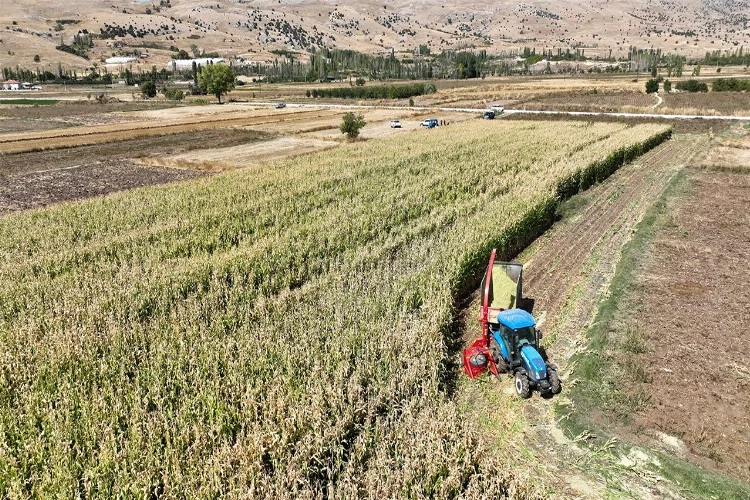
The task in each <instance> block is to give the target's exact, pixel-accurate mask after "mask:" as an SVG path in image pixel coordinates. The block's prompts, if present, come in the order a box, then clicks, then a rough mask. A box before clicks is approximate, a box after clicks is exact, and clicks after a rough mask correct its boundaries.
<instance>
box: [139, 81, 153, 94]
mask: <svg viewBox="0 0 750 500" xmlns="http://www.w3.org/2000/svg"><path fill="white" fill-rule="evenodd" d="M141 94H143V96H144V97H156V84H155V83H154V82H152V81H151V80H148V81H145V82H143V83H141Z"/></svg>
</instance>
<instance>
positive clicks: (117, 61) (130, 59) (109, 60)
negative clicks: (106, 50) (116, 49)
mask: <svg viewBox="0 0 750 500" xmlns="http://www.w3.org/2000/svg"><path fill="white" fill-rule="evenodd" d="M137 60H138V59H137V58H135V57H108V58H106V59H105V60H104V63H105V64H128V63H132V62H136V61H137Z"/></svg>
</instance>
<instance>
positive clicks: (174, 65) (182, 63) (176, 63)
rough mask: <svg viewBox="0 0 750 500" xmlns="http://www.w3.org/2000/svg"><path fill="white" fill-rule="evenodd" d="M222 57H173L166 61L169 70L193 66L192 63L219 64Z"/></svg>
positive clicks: (222, 60)
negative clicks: (173, 58) (171, 59)
mask: <svg viewBox="0 0 750 500" xmlns="http://www.w3.org/2000/svg"><path fill="white" fill-rule="evenodd" d="M223 62H224V59H223V58H221V57H202V58H200V59H175V60H173V61H170V62H169V63H167V68H168V69H171V70H175V69H190V68H192V67H193V63H195V64H197V65H198V66H206V65H207V64H219V63H223Z"/></svg>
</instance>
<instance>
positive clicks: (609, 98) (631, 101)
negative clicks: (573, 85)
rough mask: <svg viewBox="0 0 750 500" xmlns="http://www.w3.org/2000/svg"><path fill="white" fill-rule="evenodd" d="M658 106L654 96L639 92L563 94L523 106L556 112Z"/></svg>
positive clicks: (533, 100) (580, 92) (605, 110)
mask: <svg viewBox="0 0 750 500" xmlns="http://www.w3.org/2000/svg"><path fill="white" fill-rule="evenodd" d="M654 104H656V98H655V97H654V96H651V95H648V94H645V93H643V92H640V91H637V90H614V91H608V92H602V91H600V90H598V89H592V90H590V91H578V92H563V93H556V94H549V95H544V96H540V97H536V98H534V99H532V100H529V101H526V102H524V103H523V105H521V107H523V108H525V109H543V110H556V111H600V112H618V111H627V109H629V108H633V109H634V108H643V109H647V108H649V107H650V106H653V105H654Z"/></svg>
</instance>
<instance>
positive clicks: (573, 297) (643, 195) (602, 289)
mask: <svg viewBox="0 0 750 500" xmlns="http://www.w3.org/2000/svg"><path fill="white" fill-rule="evenodd" d="M708 144H709V138H708V135H707V134H695V133H690V134H678V135H676V136H675V137H673V139H672V140H670V141H668V142H667V143H664V144H662V145H660V146H658V147H657V148H655V149H654V150H652V151H650V152H649V153H647V154H645V155H644V156H642V157H641V158H639V159H638V160H636V161H635V162H633V163H632V164H629V165H626V166H624V167H622V168H621V169H619V170H618V171H617V172H616V173H615V174H614V175H612V176H611V177H610V178H608V179H607V180H606V181H605V182H603V183H602V184H600V185H597V186H595V187H593V188H591V189H589V190H587V191H586V192H584V193H582V194H579V195H578V196H576V197H575V198H573V199H572V200H570V201H568V202H566V204H565V205H564V206H563V209H562V219H561V220H560V221H558V222H556V223H555V225H554V226H553V227H552V228H551V229H550V230H548V231H547V232H545V234H544V235H543V236H541V237H540V238H538V239H537V240H536V241H535V242H534V243H533V244H532V245H530V246H529V247H528V248H526V249H525V250H524V251H523V253H521V255H519V256H518V258H517V259H516V260H518V261H520V262H522V263H524V290H525V294H526V296H527V297H528V298H531V299H533V300H534V316H535V317H536V318H537V319H538V320H539V321H540V324H541V327H542V329H543V330H544V332H545V334H546V338H545V340H544V344H545V345H546V346H547V352H548V354H549V355H550V357H551V360H552V361H553V362H555V363H557V364H558V366H560V367H562V372H561V375H562V376H563V378H564V382H563V383H564V385H566V384H570V387H573V386H575V382H574V381H573V380H574V379H575V371H576V365H575V362H573V361H571V357H572V356H574V355H575V354H576V353H579V352H581V351H582V350H585V349H587V348H588V346H587V343H586V340H585V335H586V331H587V329H588V327H589V325H590V324H591V322H592V321H593V318H594V316H595V315H596V313H597V310H598V307H599V304H600V303H601V300H602V299H603V297H604V296H606V294H607V293H609V292H608V287H609V284H610V282H611V280H612V276H613V275H614V273H615V268H616V266H617V264H618V262H619V259H620V253H621V248H622V246H623V245H624V244H625V243H627V242H628V241H629V240H630V239H631V238H632V235H633V231H634V228H635V227H636V225H637V224H638V222H639V221H640V220H641V219H642V218H643V216H644V214H645V213H646V212H647V210H648V209H649V208H650V207H651V205H652V204H653V203H654V200H655V199H658V197H659V196H660V193H661V192H663V190H664V189H665V188H666V187H667V186H668V185H669V183H670V181H671V180H672V179H673V178H674V177H675V176H676V175H678V174H679V172H681V171H682V169H684V168H685V167H686V166H687V165H688V164H690V163H691V162H692V161H693V159H694V158H695V157H696V155H700V154H701V153H702V152H704V151H705V149H706V148H707V146H708ZM479 302H480V297H479V294H478V293H477V292H474V293H473V294H472V295H471V297H470V298H469V299H468V300H467V302H466V304H465V305H464V306H463V307H462V309H461V311H460V312H459V317H460V318H462V321H461V325H462V326H461V328H460V329H459V332H460V335H461V337H462V339H463V342H464V343H466V344H468V343H470V342H471V341H472V340H473V339H474V338H475V337H476V336H477V335H478V328H477V326H476V319H477V317H478V310H479ZM488 385H489V386H490V387H488V388H477V387H476V384H467V385H465V386H462V388H461V391H460V395H459V397H458V399H459V400H460V401H468V403H467V404H469V405H470V407H471V408H472V412H473V414H474V415H475V418H476V419H478V420H481V419H483V418H486V417H484V415H483V414H482V413H483V411H488V408H491V409H492V410H491V411H492V412H493V413H494V414H496V415H498V417H497V420H498V422H499V424H498V425H502V426H505V427H506V428H507V427H511V426H513V425H522V426H524V428H525V429H526V431H525V432H526V435H527V443H529V447H530V448H531V449H532V450H534V453H537V454H540V455H541V456H544V457H545V458H544V462H545V468H546V469H547V474H548V477H547V478H546V482H547V484H549V485H550V487H551V488H552V491H554V492H555V495H554V496H557V497H561V498H602V497H605V496H607V495H614V494H616V493H617V492H619V493H620V494H622V495H625V496H632V497H635V498H646V497H655V498H660V497H669V496H670V495H674V494H676V493H675V492H676V491H679V486H678V485H676V484H675V483H674V482H673V481H668V480H664V479H663V478H662V480H661V482H660V483H658V486H654V485H652V484H648V482H647V481H645V482H644V481H643V480H642V478H640V477H638V476H637V475H635V476H634V475H632V471H630V470H627V469H622V468H620V467H618V466H617V465H616V463H617V461H619V460H620V459H621V457H627V455H628V450H607V453H608V454H610V453H611V456H613V457H614V458H613V459H612V462H613V464H607V465H606V466H604V465H603V464H602V463H601V462H602V461H603V460H602V458H601V456H600V455H601V453H602V452H601V451H600V450H598V449H597V447H596V446H594V447H592V448H588V447H587V446H586V445H585V442H584V443H582V442H578V441H576V440H574V439H573V438H575V437H576V436H575V435H573V436H570V437H566V436H565V435H564V432H563V429H562V428H561V424H560V421H559V418H560V414H559V413H558V412H557V411H556V410H555V405H556V403H557V402H558V401H560V400H562V401H567V398H568V396H567V391H566V390H564V391H563V393H562V394H561V395H560V396H559V397H556V398H555V399H553V400H545V399H543V398H539V397H534V398H532V399H531V400H530V401H527V402H525V404H524V405H523V406H522V407H519V408H510V409H506V406H505V405H506V404H507V403H498V402H497V401H495V400H496V399H500V400H501V401H502V400H512V399H513V398H514V397H515V391H514V389H513V387H512V384H511V383H510V382H509V381H508V379H504V380H503V381H502V382H500V383H499V384H498V383H496V382H493V383H489V384H488ZM497 393H500V394H501V395H500V396H497V395H496V394H497ZM499 408H502V409H503V410H499ZM563 414H564V413H563ZM498 439H499V438H498ZM592 465H593V466H592ZM654 472H655V473H656V474H658V475H660V476H661V475H663V474H664V472H663V471H660V470H658V469H657V470H656V471H654ZM605 479H606V480H605ZM678 496H679V495H678Z"/></svg>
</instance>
